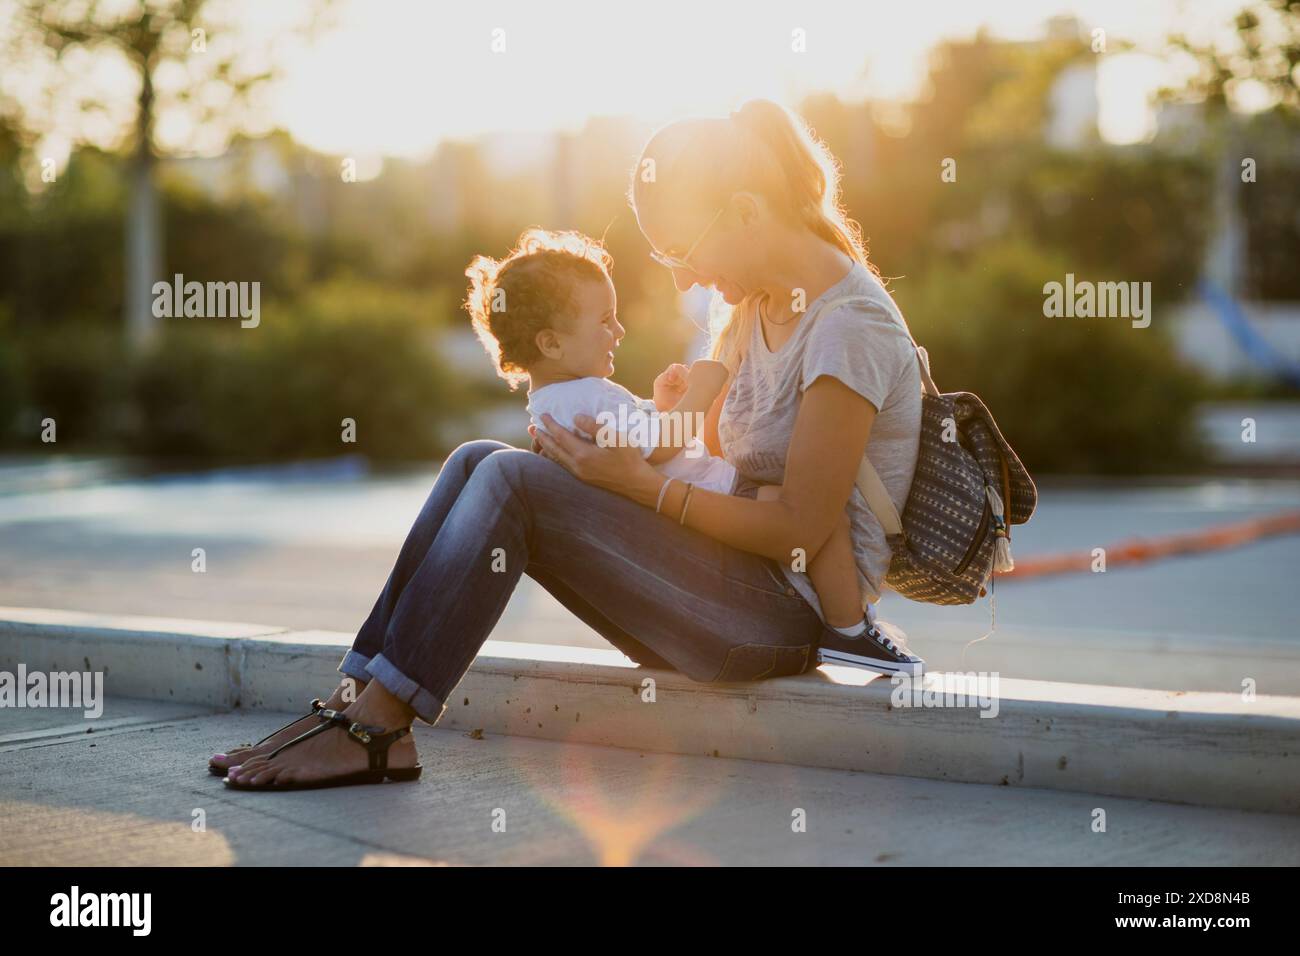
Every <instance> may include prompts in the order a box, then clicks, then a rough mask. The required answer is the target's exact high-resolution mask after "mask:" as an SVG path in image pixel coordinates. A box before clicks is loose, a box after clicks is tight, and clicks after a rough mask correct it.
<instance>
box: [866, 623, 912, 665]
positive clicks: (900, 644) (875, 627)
mask: <svg viewBox="0 0 1300 956" xmlns="http://www.w3.org/2000/svg"><path fill="white" fill-rule="evenodd" d="M883 628H888V629H889V630H888V631H885V630H883ZM868 633H869V634H871V636H872V637H873V638H875V640H876V641H877V642H879V643H880V645H881V646H882V647H884V648H885V650H887V651H890V652H892V653H894V654H902V655H905V656H907V657H911V656H912V649H911V648H910V647H908V646H907V634H906V633H904V632H903V631H902V629H900V628H898V627H895V626H894V625H893V624H890V623H889V622H887V621H877V622H876V623H875V624H872V625H871V627H870V628H868Z"/></svg>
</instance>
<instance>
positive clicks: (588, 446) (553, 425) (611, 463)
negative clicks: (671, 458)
mask: <svg viewBox="0 0 1300 956" xmlns="http://www.w3.org/2000/svg"><path fill="white" fill-rule="evenodd" d="M542 423H543V424H544V425H545V426H546V428H545V429H544V430H543V429H535V428H531V427H530V428H529V431H530V432H531V433H532V436H533V440H534V441H535V442H536V443H537V444H538V445H540V446H541V453H542V454H543V455H545V456H546V457H547V458H549V459H551V461H554V462H556V463H557V464H559V465H562V466H563V467H564V468H566V469H567V470H568V471H569V472H570V473H571V474H573V475H574V476H575V477H577V478H580V479H581V480H583V481H585V482H586V483H587V484H589V485H595V486H596V487H598V488H606V489H608V490H609V491H614V492H617V493H618V494H620V495H624V496H625V497H628V498H631V499H632V500H633V501H639V502H640V503H641V504H651V505H653V504H654V502H655V500H656V498H657V497H658V495H659V488H660V486H661V485H662V484H663V482H664V481H665V480H666V479H664V477H663V476H662V475H660V474H659V473H658V472H657V471H655V470H654V468H652V467H651V466H650V465H649V464H648V463H647V462H646V460H645V456H644V455H643V454H642V451H641V449H640V448H638V447H636V446H635V445H632V444H629V443H628V442H626V441H625V440H624V438H623V435H621V434H620V435H618V436H617V438H616V439H615V440H613V441H611V442H607V443H606V445H605V446H604V447H602V446H601V445H597V444H595V442H594V441H588V440H587V439H586V438H583V437H581V435H582V434H583V433H585V434H587V435H590V436H592V437H593V438H594V436H595V435H596V431H597V428H598V425H597V423H596V420H595V419H594V418H591V417H589V416H587V415H579V416H577V417H576V418H575V419H574V422H573V424H574V425H575V426H576V427H575V431H574V432H570V431H568V430H566V429H564V428H562V427H561V426H560V425H559V423H558V422H556V421H555V419H554V418H552V417H551V416H550V415H543V416H542Z"/></svg>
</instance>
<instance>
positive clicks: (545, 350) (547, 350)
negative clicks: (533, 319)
mask: <svg viewBox="0 0 1300 956" xmlns="http://www.w3.org/2000/svg"><path fill="white" fill-rule="evenodd" d="M533 343H534V344H535V345H536V346H537V351H539V352H541V353H542V354H543V355H544V356H546V357H547V358H548V359H558V358H561V357H563V355H564V349H563V348H562V347H561V345H560V337H559V336H558V335H556V334H555V330H554V329H542V331H540V332H538V333H537V336H536V337H535V338H534V339H533Z"/></svg>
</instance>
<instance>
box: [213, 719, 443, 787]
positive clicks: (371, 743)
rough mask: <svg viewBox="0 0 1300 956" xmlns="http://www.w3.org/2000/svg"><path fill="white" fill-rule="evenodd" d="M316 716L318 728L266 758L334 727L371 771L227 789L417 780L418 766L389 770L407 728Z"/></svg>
mask: <svg viewBox="0 0 1300 956" xmlns="http://www.w3.org/2000/svg"><path fill="white" fill-rule="evenodd" d="M316 716H317V717H319V718H320V723H319V724H317V725H316V726H315V727H313V728H312V729H311V730H309V731H307V732H306V733H305V734H303V735H302V736H300V737H295V738H293V740H290V741H288V742H287V743H283V744H281V745H280V746H279V747H276V748H275V749H274V750H272V751H271V752H270V753H269V754H267V757H268V758H270V757H275V756H276V755H277V754H279V753H280V751H282V750H287V749H288V748H289V747H292V746H293V745H294V744H300V743H302V742H303V741H304V740H307V739H309V738H311V737H315V736H316V735H317V734H323V733H324V732H325V731H327V730H330V729H332V728H334V727H343V728H344V729H346V730H347V732H348V739H349V740H352V741H355V742H356V743H357V744H358V745H359V746H362V747H365V748H366V752H367V753H368V754H369V755H370V769H368V770H357V771H355V772H353V773H345V774H340V775H339V776H337V777H325V778H324V779H322V780H309V781H306V782H304V783H274V782H273V783H269V784H264V785H262V786H252V785H250V784H247V783H239V782H238V781H236V780H231V779H230V778H229V777H226V780H225V783H226V786H227V787H230V788H231V789H232V790H318V789H320V788H322V787H350V786H352V785H354V784H369V783H383V782H384V780H385V779H388V780H395V781H398V782H407V781H411V780H418V779H419V777H420V771H422V770H423V769H424V767H423V766H421V765H420V764H418V763H417V764H416V765H415V766H414V767H390V766H388V748H389V747H391V746H392V745H393V744H394V743H396V742H397V741H398V740H400V739H401V738H403V737H405V736H406V735H407V734H409V733H410V732H411V728H410V727H399V728H397V729H396V730H386V729H384V728H383V727H367V726H366V725H365V724H361V723H358V722H356V721H354V720H352V718H350V717H347V716H345V715H344V714H342V713H340V712H339V711H337V710H321V711H320V712H319V713H317V715H316Z"/></svg>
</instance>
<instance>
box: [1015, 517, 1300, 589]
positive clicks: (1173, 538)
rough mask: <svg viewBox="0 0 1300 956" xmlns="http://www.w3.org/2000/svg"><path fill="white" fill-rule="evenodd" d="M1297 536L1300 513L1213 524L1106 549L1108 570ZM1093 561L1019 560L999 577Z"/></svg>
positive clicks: (1086, 555)
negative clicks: (1284, 535)
mask: <svg viewBox="0 0 1300 956" xmlns="http://www.w3.org/2000/svg"><path fill="white" fill-rule="evenodd" d="M1297 533H1300V511H1283V512H1281V513H1279V514H1275V515H1268V516H1266V517H1263V518H1251V519H1248V520H1246V521H1234V522H1231V523H1229V524H1220V525H1212V526H1210V527H1209V528H1202V529H1201V530H1200V531H1188V532H1183V533H1180V534H1170V535H1165V536H1164V537H1160V538H1130V539H1129V540H1127V541H1120V542H1119V543H1117V544H1113V545H1110V546H1108V547H1107V548H1106V549H1105V551H1106V568H1107V570H1109V569H1110V568H1113V567H1116V566H1123V565H1126V564H1142V563H1144V562H1147V561H1155V560H1157V559H1159V558H1167V557H1170V556H1172V555H1177V554H1197V553H1200V552H1203V551H1221V550H1224V549H1226V548H1238V547H1241V546H1242V545H1243V544H1248V543H1250V542H1251V541H1256V540H1258V539H1260V538H1267V537H1272V536H1274V535H1279V534H1297ZM1093 560H1094V559H1093V556H1092V552H1091V551H1086V552H1075V553H1070V554H1047V555H1043V556H1041V557H1029V558H1023V559H1021V560H1018V561H1016V567H1015V570H1014V571H1007V572H1005V573H1002V574H999V575H998V576H997V577H998V580H1002V579H1004V578H1009V579H1012V580H1015V579H1018V578H1032V577H1041V576H1043V575H1047V574H1064V573H1066V572H1067V571H1091V570H1092V563H1093Z"/></svg>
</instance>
